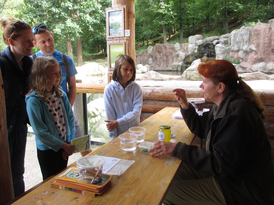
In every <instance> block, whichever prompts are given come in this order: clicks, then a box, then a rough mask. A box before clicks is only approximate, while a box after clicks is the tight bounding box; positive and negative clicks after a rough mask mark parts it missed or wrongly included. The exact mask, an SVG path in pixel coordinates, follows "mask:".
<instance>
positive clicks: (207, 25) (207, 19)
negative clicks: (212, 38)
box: [206, 16, 209, 31]
mask: <svg viewBox="0 0 274 205" xmlns="http://www.w3.org/2000/svg"><path fill="white" fill-rule="evenodd" d="M206 30H207V31H208V30H209V16H207V17H206Z"/></svg>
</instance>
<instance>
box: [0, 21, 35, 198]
mask: <svg viewBox="0 0 274 205" xmlns="http://www.w3.org/2000/svg"><path fill="white" fill-rule="evenodd" d="M0 25H1V28H2V29H3V41H4V43H5V44H7V45H8V47H7V48H6V49H5V50H3V51H2V52H1V54H0V55H1V56H0V66H1V72H2V77H3V82H4V89H5V102H6V115H7V129H8V138H9V139H8V140H9V151H10V161H11V171H12V180H13V189H14V195H15V196H18V195H20V194H21V193H23V192H24V190H25V185H24V180H23V174H24V158H25V147H26V139H27V111H26V103H25V95H26V94H27V93H28V91H29V89H28V77H29V75H30V70H31V66H32V59H31V58H30V57H29V56H30V55H31V54H32V48H33V46H34V45H33V43H32V39H33V34H32V31H31V27H30V25H29V24H27V23H26V22H24V21H20V20H16V19H14V18H13V17H3V18H2V19H0Z"/></svg>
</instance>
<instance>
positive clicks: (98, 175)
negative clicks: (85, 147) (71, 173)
mask: <svg viewBox="0 0 274 205" xmlns="http://www.w3.org/2000/svg"><path fill="white" fill-rule="evenodd" d="M104 163H105V159H104V158H103V157H99V156H87V157H82V158H80V159H78V160H77V161H76V165H77V167H78V168H79V175H80V180H81V181H83V182H86V183H89V184H97V183H99V182H101V181H102V169H103V165H104Z"/></svg>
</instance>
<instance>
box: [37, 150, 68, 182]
mask: <svg viewBox="0 0 274 205" xmlns="http://www.w3.org/2000/svg"><path fill="white" fill-rule="evenodd" d="M63 151H64V150H63V149H62V148H61V149H59V150H58V151H57V152H55V151H53V150H52V149H48V150H39V149H37V157H38V161H39V164H40V169H41V172H42V175H43V180H45V179H47V178H48V177H50V176H52V175H56V174H57V173H58V172H60V171H62V170H63V169H65V168H66V167H67V164H68V160H64V159H63V156H62V152H63Z"/></svg>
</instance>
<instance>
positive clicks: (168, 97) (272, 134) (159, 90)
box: [76, 83, 274, 139]
mask: <svg viewBox="0 0 274 205" xmlns="http://www.w3.org/2000/svg"><path fill="white" fill-rule="evenodd" d="M105 86H106V84H83V83H77V84H76V87H77V93H82V94H85V93H94V94H95V93H104V88H105ZM141 88H142V91H143V107H142V114H141V121H143V120H144V119H146V118H148V117H149V116H151V115H152V114H154V113H156V112H158V111H159V110H161V109H163V108H164V107H167V106H168V107H178V108H179V103H178V102H177V101H176V100H175V98H174V93H173V92H172V89H173V88H163V87H141ZM185 90H186V94H187V97H189V98H202V97H203V93H202V92H201V89H200V88H198V87H197V88H186V89H185ZM253 90H254V91H255V93H257V94H258V95H259V97H260V98H261V100H262V102H263V104H264V106H265V114H266V118H265V119H264V123H265V127H266V130H267V134H268V136H269V138H271V139H274V90H273V91H269V90H256V89H253ZM83 105H84V104H83ZM84 106H86V105H84ZM203 106H204V107H208V106H210V104H207V103H205V104H204V105H203Z"/></svg>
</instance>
